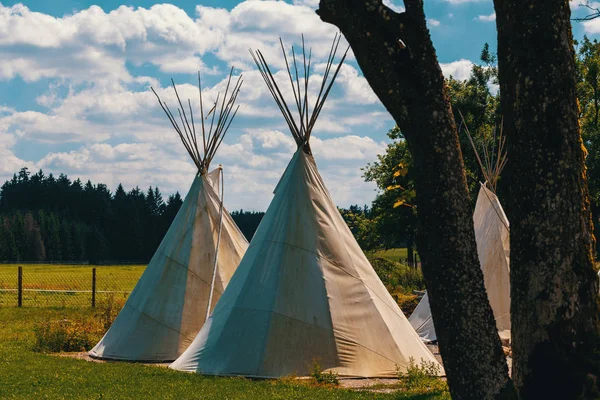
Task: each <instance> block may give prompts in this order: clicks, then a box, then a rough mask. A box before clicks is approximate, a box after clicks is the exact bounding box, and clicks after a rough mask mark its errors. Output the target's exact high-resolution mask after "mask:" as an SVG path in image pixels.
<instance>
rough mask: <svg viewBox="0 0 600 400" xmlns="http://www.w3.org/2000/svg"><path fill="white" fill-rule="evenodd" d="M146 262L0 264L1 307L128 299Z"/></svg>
mask: <svg viewBox="0 0 600 400" xmlns="http://www.w3.org/2000/svg"><path fill="white" fill-rule="evenodd" d="M145 268H146V266H145V265H102V266H91V265H56V264H31V265H22V266H19V265H0V307H95V306H96V305H97V304H100V303H102V302H105V301H108V300H109V299H110V300H120V299H123V300H124V299H126V298H127V297H128V296H129V294H130V293H131V291H132V290H133V288H134V287H135V284H136V283H137V281H138V280H139V278H140V276H141V275H142V273H143V272H144V269H145Z"/></svg>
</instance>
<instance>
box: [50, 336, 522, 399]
mask: <svg viewBox="0 0 600 400" xmlns="http://www.w3.org/2000/svg"><path fill="white" fill-rule="evenodd" d="M427 347H428V348H429V350H430V351H431V352H432V353H433V355H434V356H435V358H436V359H437V360H438V361H439V362H440V364H442V365H443V363H442V357H441V356H440V350H439V347H438V346H437V344H428V345H427ZM57 355H58V356H59V357H70V358H76V359H78V360H85V361H88V362H96V363H106V362H116V361H107V360H99V359H97V358H92V357H90V356H89V354H88V353H87V352H84V353H60V354H57ZM507 362H508V370H509V374H510V372H511V365H512V358H510V357H507ZM144 365H150V366H154V367H163V368H166V367H168V366H169V363H144ZM444 379H445V378H444ZM397 383H398V379H393V378H364V379H343V378H342V379H340V387H342V388H345V389H353V390H368V391H372V392H378V393H390V392H394V391H395V390H397V389H395V388H393V387H386V386H394V385H396V384H397Z"/></svg>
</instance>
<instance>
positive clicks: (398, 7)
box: [383, 0, 406, 13]
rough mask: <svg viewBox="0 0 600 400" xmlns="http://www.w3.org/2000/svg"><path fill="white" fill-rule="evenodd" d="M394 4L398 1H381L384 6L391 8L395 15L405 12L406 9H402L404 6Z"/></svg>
mask: <svg viewBox="0 0 600 400" xmlns="http://www.w3.org/2000/svg"><path fill="white" fill-rule="evenodd" d="M396 2H398V0H383V4H384V5H385V6H388V7H389V8H391V9H392V10H393V11H395V12H397V13H402V12H404V11H406V8H404V6H402V5H399V4H395V3H396Z"/></svg>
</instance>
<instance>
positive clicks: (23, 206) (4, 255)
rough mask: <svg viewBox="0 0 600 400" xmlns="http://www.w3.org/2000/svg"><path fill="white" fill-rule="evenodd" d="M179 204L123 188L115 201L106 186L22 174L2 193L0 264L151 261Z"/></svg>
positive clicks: (177, 199)
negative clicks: (112, 260) (109, 260)
mask: <svg viewBox="0 0 600 400" xmlns="http://www.w3.org/2000/svg"><path fill="white" fill-rule="evenodd" d="M181 204H182V200H181V196H179V194H178V193H177V194H175V195H172V196H169V199H168V200H167V202H166V203H165V201H164V200H163V198H162V195H161V193H160V190H159V189H158V188H152V187H150V188H148V190H147V192H146V193H144V192H143V191H141V190H140V189H139V188H137V187H136V188H134V189H133V190H131V191H130V192H128V193H126V192H125V190H124V189H123V186H121V185H119V186H118V188H117V190H116V191H115V193H114V195H112V194H111V192H110V191H109V190H108V188H107V186H106V185H104V184H102V183H98V184H96V185H94V184H93V183H92V182H91V181H88V182H87V183H85V184H83V183H82V182H81V181H80V180H79V179H77V180H75V181H71V180H70V179H69V178H68V177H67V176H66V175H63V174H61V175H60V176H59V177H58V178H55V177H54V176H53V175H52V174H49V175H48V176H46V175H45V174H44V172H43V171H42V170H40V171H38V172H37V173H35V174H33V175H32V174H31V173H30V172H29V170H28V169H27V168H22V169H21V170H20V171H19V173H18V174H15V175H14V176H13V178H12V179H11V180H9V181H6V182H5V183H4V184H3V185H2V187H1V189H0V260H6V261H78V260H90V261H92V262H94V261H97V260H101V259H108V258H112V259H119V260H148V259H149V258H150V257H151V256H152V254H153V253H154V251H155V250H156V248H157V247H158V244H159V243H160V241H161V240H162V237H163V236H164V234H165V233H166V231H167V229H168V227H169V225H170V224H171V222H172V220H173V218H174V217H175V215H176V214H177V211H178V210H179V208H180V206H181Z"/></svg>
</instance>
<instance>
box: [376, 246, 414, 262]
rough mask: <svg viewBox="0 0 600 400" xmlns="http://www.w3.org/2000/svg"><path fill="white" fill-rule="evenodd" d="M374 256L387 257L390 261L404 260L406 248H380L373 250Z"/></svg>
mask: <svg viewBox="0 0 600 400" xmlns="http://www.w3.org/2000/svg"><path fill="white" fill-rule="evenodd" d="M375 255H376V256H379V257H384V258H387V259H388V260H392V261H397V262H399V261H404V260H406V259H407V257H408V255H407V252H406V248H399V249H389V250H380V251H376V252H375Z"/></svg>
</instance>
